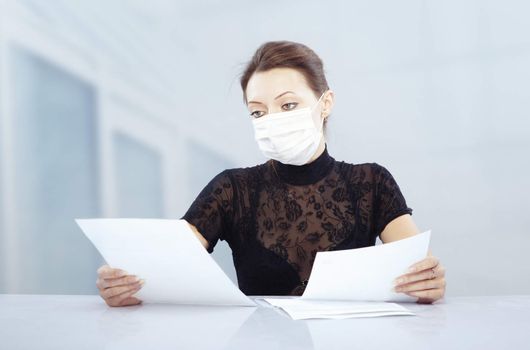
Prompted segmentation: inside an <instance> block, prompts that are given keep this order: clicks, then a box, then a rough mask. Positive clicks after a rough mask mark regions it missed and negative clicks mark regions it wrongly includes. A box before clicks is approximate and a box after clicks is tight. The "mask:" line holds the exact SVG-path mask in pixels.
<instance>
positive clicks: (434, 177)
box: [0, 0, 530, 296]
mask: <svg viewBox="0 0 530 350" xmlns="http://www.w3.org/2000/svg"><path fill="white" fill-rule="evenodd" d="M529 11H530V5H529V3H528V2H525V1H522V0H521V1H515V0H508V1H500V0H498V1H479V0H475V1H473V0H460V1H454V0H450V1H420V0H417V1H409V0H406V1H391V0H388V1H380V0H377V1H335V0H330V1H325V2H323V1H301V0H298V1H289V2H286V1H266V2H265V1H262V2H257V1H256V2H249V1H219V0H202V1H170V0H156V1H149V2H145V1H140V0H129V1H118V0H105V1H103V0H97V1H96V0H85V1H81V0H77V1H66V0H53V1H37V0H18V1H15V0H0V293H58V294H91V293H96V288H95V279H96V269H97V267H98V266H99V265H101V264H102V263H103V261H102V259H101V257H100V256H99V254H98V253H97V251H96V250H95V249H94V248H93V246H92V245H91V244H90V242H89V241H88V240H87V239H86V238H85V237H84V236H83V234H82V233H81V231H80V230H79V229H78V228H77V226H76V225H75V223H74V221H73V219H74V218H78V217H163V218H178V217H180V216H181V215H182V214H183V213H184V212H185V210H186V209H187V208H188V206H189V205H190V204H191V202H192V200H193V199H194V198H195V196H196V195H197V194H198V193H199V191H200V190H201V189H202V187H203V186H204V185H206V183H207V182H208V181H209V179H211V178H212V177H213V176H214V175H215V174H217V173H218V172H220V171H222V170H223V169H225V168H230V167H244V166H253V165H255V164H258V163H261V162H263V161H265V159H264V158H263V157H262V156H261V154H260V152H259V150H258V148H257V146H256V145H255V141H254V139H253V131H252V128H251V124H250V119H249V118H250V117H249V116H248V112H247V111H246V109H245V107H244V105H243V103H242V95H241V91H240V87H239V81H238V76H239V74H240V72H241V70H242V68H243V65H244V64H245V63H246V61H247V60H248V59H249V58H250V57H251V55H252V54H253V52H254V50H255V49H256V48H257V47H258V46H259V45H260V44H261V43H263V42H265V41H269V40H282V39H285V40H294V41H299V42H302V43H305V44H307V45H308V46H310V47H311V48H313V49H314V50H315V51H316V52H317V54H319V55H320V56H321V58H322V59H323V61H324V64H325V70H326V72H327V76H328V80H329V83H330V85H331V88H332V89H333V90H334V91H335V94H336V107H335V109H334V112H333V115H332V116H331V118H330V123H329V125H328V146H329V151H330V154H331V155H332V156H333V157H335V158H336V159H337V160H344V161H347V162H351V163H361V162H378V163H380V164H382V165H384V166H385V167H387V168H388V169H389V170H390V171H391V173H392V174H393V175H394V177H395V178H396V180H397V182H398V183H399V185H400V187H401V189H402V192H403V193H404V195H405V198H406V199H407V202H408V204H409V206H410V207H412V208H413V209H414V212H413V218H414V219H415V221H416V222H417V223H418V226H419V227H420V229H421V230H422V231H423V230H427V229H432V230H433V238H432V250H433V252H434V253H435V255H437V256H438V257H439V258H440V259H441V260H442V262H443V263H444V265H445V266H446V268H447V278H448V287H447V288H448V289H447V295H448V296H450V295H489V294H519V293H520V294H522V293H526V294H527V293H529V292H530V279H529V278H528V276H530V264H528V263H527V261H526V257H527V255H528V254H527V252H528V246H529V245H530V232H529V226H530V219H529V215H528V211H529V207H530V205H529V204H528V202H529V197H530V184H529V180H528V179H529V175H528V173H529V172H530V156H529V153H530V102H529V101H530V86H529V85H530V84H529V81H530V65H529V62H530V35H529V33H530V22H529V21H528V13H529ZM213 256H214V258H215V259H216V260H217V261H218V262H219V263H220V265H221V266H222V267H223V268H224V269H225V271H227V273H228V274H229V276H231V278H232V279H234V280H235V273H234V270H233V266H232V260H231V254H230V250H229V248H228V247H227V245H226V243H225V242H220V243H219V244H218V246H216V248H215V251H214V253H213Z"/></svg>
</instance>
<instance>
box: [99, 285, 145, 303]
mask: <svg viewBox="0 0 530 350" xmlns="http://www.w3.org/2000/svg"><path fill="white" fill-rule="evenodd" d="M138 290H140V288H137V289H133V290H130V291H128V292H125V293H122V294H120V295H116V296H113V297H111V298H108V299H106V302H107V304H108V305H110V306H125V305H123V304H124V302H125V300H127V299H129V298H131V297H132V295H133V294H134V293H136V292H138ZM128 302H130V300H128Z"/></svg>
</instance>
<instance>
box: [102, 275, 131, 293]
mask: <svg viewBox="0 0 530 350" xmlns="http://www.w3.org/2000/svg"><path fill="white" fill-rule="evenodd" d="M138 282H140V278H139V277H138V276H133V275H127V276H125V277H120V278H113V279H98V281H97V282H96V286H98V288H99V289H100V290H101V289H106V288H112V287H119V286H127V285H129V284H133V283H138Z"/></svg>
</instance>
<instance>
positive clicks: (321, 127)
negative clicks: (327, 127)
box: [311, 90, 328, 133]
mask: <svg viewBox="0 0 530 350" xmlns="http://www.w3.org/2000/svg"><path fill="white" fill-rule="evenodd" d="M326 92H328V90H326V91H324V92H323V93H322V95H320V97H319V98H318V101H317V103H315V106H314V107H313V108H312V109H311V112H314V111H315V108H316V107H317V106H318V104H319V103H320V100H322V97H323V96H324V95H325V94H326ZM318 119H319V123H318V125H319V127H318V132H319V133H321V132H322V129H323V127H324V118H322V114H321V115H320V117H319V118H318Z"/></svg>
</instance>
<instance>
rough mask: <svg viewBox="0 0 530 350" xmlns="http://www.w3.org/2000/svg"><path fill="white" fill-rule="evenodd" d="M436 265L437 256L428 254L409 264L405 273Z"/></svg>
mask: <svg viewBox="0 0 530 350" xmlns="http://www.w3.org/2000/svg"><path fill="white" fill-rule="evenodd" d="M436 265H438V258H437V257H435V256H428V257H426V258H425V259H423V260H421V261H419V262H417V263H415V264H413V265H411V266H410V267H409V269H408V270H407V273H413V272H418V271H423V270H427V269H431V268H433V267H435V266H436Z"/></svg>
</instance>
